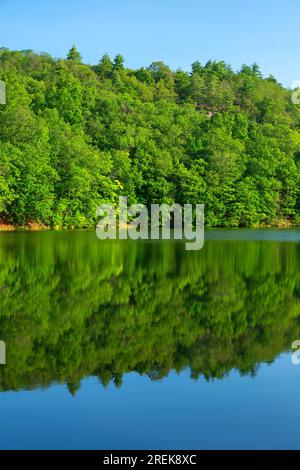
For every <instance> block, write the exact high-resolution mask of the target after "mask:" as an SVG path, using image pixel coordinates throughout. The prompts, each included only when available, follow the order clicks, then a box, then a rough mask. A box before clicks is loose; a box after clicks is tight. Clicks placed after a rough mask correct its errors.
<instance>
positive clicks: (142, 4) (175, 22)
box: [0, 0, 300, 86]
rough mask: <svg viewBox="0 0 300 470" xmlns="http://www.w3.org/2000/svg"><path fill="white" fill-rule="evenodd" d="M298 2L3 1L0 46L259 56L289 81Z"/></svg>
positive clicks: (174, 63) (135, 60)
mask: <svg viewBox="0 0 300 470" xmlns="http://www.w3.org/2000/svg"><path fill="white" fill-rule="evenodd" d="M299 26H300V1H299V0H0V47H8V48H10V49H33V50H35V51H38V52H41V51H45V52H49V53H50V54H51V55H53V56H55V57H64V56H65V55H66V53H67V51H68V49H69V48H70V47H71V46H72V44H73V43H75V44H76V45H77V47H78V49H79V51H80V52H81V54H82V56H83V58H84V61H85V62H88V63H93V64H94V63H97V62H98V60H99V59H100V58H101V56H102V55H103V54H104V53H105V52H108V53H109V54H110V55H111V56H114V55H116V54H117V53H121V54H122V55H123V56H124V57H125V60H126V65H127V66H128V67H141V66H148V65H149V64H150V63H151V62H153V61H155V60H163V61H164V62H165V63H167V64H168V65H170V66H171V67H172V68H183V69H185V70H189V68H190V65H191V64H192V63H193V62H194V61H195V60H200V62H202V63H205V62H207V61H208V60H209V59H216V60H225V61H226V62H228V63H230V64H231V65H232V66H233V67H234V69H238V68H239V67H240V66H241V64H243V63H247V64H252V63H254V62H257V63H258V64H259V65H260V67H261V69H262V71H263V73H264V74H265V75H269V74H273V75H274V76H275V77H276V78H277V79H278V80H279V81H281V82H282V83H283V84H284V85H286V86H291V85H292V82H293V81H295V80H300V61H299V50H300V47H299V29H300V28H299Z"/></svg>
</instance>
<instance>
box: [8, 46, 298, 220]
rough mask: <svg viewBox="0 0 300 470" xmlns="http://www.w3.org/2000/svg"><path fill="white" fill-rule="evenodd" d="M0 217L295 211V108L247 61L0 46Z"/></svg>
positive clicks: (254, 216) (269, 216)
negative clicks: (157, 207) (86, 55)
mask: <svg viewBox="0 0 300 470" xmlns="http://www.w3.org/2000/svg"><path fill="white" fill-rule="evenodd" d="M0 79H1V80H3V81H5V83H6V89H7V104H6V105H5V106H4V105H2V106H0V220H5V221H9V222H11V223H13V224H17V225H20V224H26V223H29V222H40V223H44V224H47V225H49V226H55V225H61V226H65V227H70V226H72V227H92V226H93V225H94V224H95V207H97V205H99V204H101V203H102V202H103V201H105V202H108V201H112V202H113V201H115V200H116V198H117V196H118V195H121V194H125V195H127V196H128V198H129V201H130V202H132V203H133V202H142V203H146V204H150V203H173V202H179V203H188V202H192V203H193V204H196V203H205V204H206V222H207V224H208V225H210V226H230V227H237V226H258V225H280V224H285V225H291V224H295V223H299V220H300V211H299V206H300V195H299V188H300V184H299V183H300V181H299V180H300V168H299V165H300V159H299V155H300V112H299V109H300V108H299V106H296V105H293V104H292V102H291V92H290V91H289V90H286V89H284V88H283V87H282V86H281V85H280V84H278V83H277V82H276V80H275V79H274V78H273V77H269V78H267V79H264V78H263V77H262V75H261V72H260V70H259V68H258V66H257V65H256V64H254V65H253V66H246V65H244V66H242V68H241V70H240V71H239V72H238V73H235V72H233V70H232V69H231V68H230V67H229V66H228V65H227V64H225V63H224V62H216V61H209V62H208V63H207V64H206V65H201V64H200V63H199V62H194V64H193V65H192V71H191V73H187V72H184V71H182V70H177V71H175V72H173V71H172V70H171V69H170V68H169V67H168V66H167V65H166V64H164V63H163V62H153V63H152V64H151V65H150V66H149V67H148V68H140V69H138V70H131V69H127V68H126V67H125V66H124V59H123V57H122V56H121V55H120V54H118V55H117V56H116V57H115V59H114V60H111V59H110V57H109V56H108V54H105V55H104V56H103V57H102V59H101V60H100V62H99V64H98V65H95V66H88V65H84V64H82V61H81V56H80V54H79V52H78V51H77V49H76V47H75V46H73V47H72V48H71V50H70V51H69V54H68V56H67V59H66V60H60V59H59V60H54V59H52V58H51V57H50V56H48V55H47V54H40V55H38V54H35V53H34V52H32V51H22V52H12V51H9V50H8V49H0Z"/></svg>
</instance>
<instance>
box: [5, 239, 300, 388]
mask: <svg viewBox="0 0 300 470" xmlns="http://www.w3.org/2000/svg"><path fill="white" fill-rule="evenodd" d="M0 241H1V243H0V289H1V293H0V338H1V339H3V340H4V341H6V344H7V365H6V366H3V367H1V368H0V387H1V389H2V390H10V389H20V388H29V389H30V388H33V387H36V386H47V385H48V384H50V383H51V382H53V381H58V382H63V383H67V384H68V387H69V390H70V392H71V393H73V394H75V393H76V391H77V390H78V388H79V387H80V380H81V379H82V378H83V377H85V376H88V375H97V376H98V377H99V378H100V380H101V382H102V383H103V384H104V385H107V384H109V383H110V382H111V381H114V382H115V384H116V385H117V386H119V385H121V383H122V375H123V374H124V373H127V372H130V371H136V372H138V373H140V374H147V375H148V376H149V377H150V378H151V379H152V380H157V379H160V378H162V377H164V376H166V375H167V374H168V373H169V372H170V370H176V371H181V370H183V369H184V368H186V367H189V368H190V369H191V375H192V377H193V378H198V377H199V376H200V375H204V376H205V377H206V378H207V379H210V378H214V377H216V378H221V377H223V376H224V375H226V373H228V372H229V371H230V370H231V369H232V368H237V369H238V370H239V371H240V372H241V373H242V374H255V371H256V369H257V367H258V365H259V363H260V362H262V361H272V360H273V359H274V358H275V357H276V355H278V354H279V353H280V352H282V351H284V350H286V349H287V348H288V347H289V346H290V344H291V342H292V341H293V340H294V339H295V338H296V337H298V336H299V334H300V321H299V319H300V268H299V253H300V251H299V245H297V244H284V243H276V242H272V243H268V242H249V241H248V242H239V241H234V242H229V241H227V242H221V241H210V242H207V244H206V246H205V249H204V250H203V251H201V252H198V253H187V252H185V251H184V249H183V246H182V245H181V244H176V243H172V242H168V243H163V242H162V243H134V242H128V243H126V242H119V243H118V242H115V243H113V242H107V243H106V242H105V243H103V242H99V241H98V240H96V239H95V238H94V234H89V233H83V234H82V233H77V234H51V233H49V234H31V235H28V234H24V235H22V234H21V235H12V237H4V238H2V239H1V240H0Z"/></svg>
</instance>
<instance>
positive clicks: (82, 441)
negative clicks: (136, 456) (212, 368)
mask: <svg viewBox="0 0 300 470" xmlns="http://www.w3.org/2000/svg"><path fill="white" fill-rule="evenodd" d="M299 378H300V366H298V367H296V366H293V365H292V364H291V356H290V354H284V355H282V356H281V357H280V358H279V359H278V360H277V361H276V362H275V363H274V364H272V365H262V366H261V367H260V369H259V371H258V374H257V376H256V377H255V378H252V377H249V376H246V377H242V378H241V377H240V375H239V374H238V373H237V372H236V371H232V372H231V373H230V375H229V377H226V378H224V379H222V380H216V381H213V382H209V383H208V382H205V380H204V379H203V378H201V379H199V380H197V381H193V380H191V379H190V376H189V373H188V372H183V373H181V374H180V375H176V374H175V373H171V374H170V375H169V377H167V378H165V379H163V380H162V381H159V382H151V381H150V380H149V378H148V377H140V376H138V375H137V374H136V373H131V374H128V375H127V376H125V377H124V384H123V386H122V387H121V388H119V389H117V388H115V387H114V386H113V385H110V386H109V387H108V388H107V389H104V388H103V386H102V385H100V384H99V382H98V381H97V379H96V378H89V379H85V380H84V381H83V383H82V387H81V389H80V391H79V392H78V394H77V395H76V397H75V398H74V397H72V396H71V395H70V393H69V392H68V391H67V389H66V387H65V386H62V385H61V386H52V387H51V388H50V389H48V390H46V391H40V390H36V391H33V392H18V393H13V392H9V393H4V394H2V396H1V401H0V414H1V423H2V425H1V430H0V447H1V448H8V449H9V448H12V447H15V448H19V447H23V448H42V449H43V448H57V449H59V448H74V449H76V448H86V449H90V448H93V449H101V448H102V449H138V448H142V449H143V448H147V449H176V448H177V449H208V448H278V449H280V448H299V447H300V425H299V422H300V403H299V393H298V392H299ZM4 423H5V425H4Z"/></svg>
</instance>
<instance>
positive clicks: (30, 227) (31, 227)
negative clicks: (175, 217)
mask: <svg viewBox="0 0 300 470" xmlns="http://www.w3.org/2000/svg"><path fill="white" fill-rule="evenodd" d="M118 228H120V227H118ZM128 228H130V227H129V226H128ZM297 228H300V224H292V223H278V224H272V225H270V224H261V225H255V226H254V225H252V226H251V225H250V226H244V227H224V226H215V227H213V226H205V229H206V230H218V229H219V230H224V229H231V230H261V229H281V230H291V229H297ZM95 229H96V227H75V226H73V227H63V226H55V227H50V226H47V225H43V224H38V223H30V224H27V225H13V224H7V223H0V232H50V231H52V232H64V231H76V230H78V231H79V230H86V231H88V230H95ZM171 230H172V229H171Z"/></svg>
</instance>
